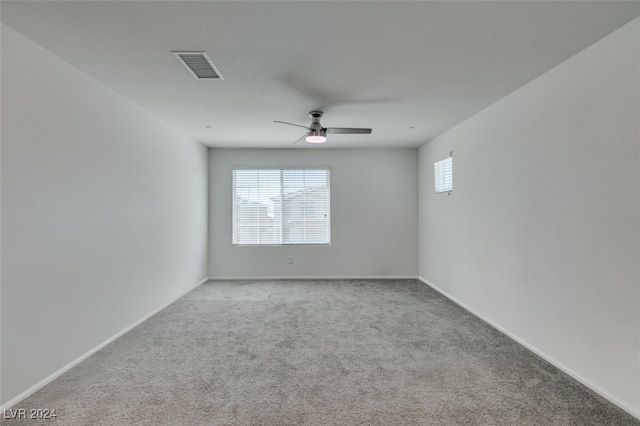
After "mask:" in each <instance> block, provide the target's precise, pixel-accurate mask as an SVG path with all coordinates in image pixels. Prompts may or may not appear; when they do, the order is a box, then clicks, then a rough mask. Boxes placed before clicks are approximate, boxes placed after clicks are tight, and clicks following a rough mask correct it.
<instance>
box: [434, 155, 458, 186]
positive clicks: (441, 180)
mask: <svg viewBox="0 0 640 426" xmlns="http://www.w3.org/2000/svg"><path fill="white" fill-rule="evenodd" d="M433 173H434V176H435V191H436V193H439V192H451V191H453V157H449V158H445V159H444V160H440V161H437V162H435V163H433Z"/></svg>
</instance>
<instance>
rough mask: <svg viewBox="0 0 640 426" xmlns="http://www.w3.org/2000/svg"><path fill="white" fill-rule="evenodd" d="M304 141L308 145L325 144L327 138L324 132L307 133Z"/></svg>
mask: <svg viewBox="0 0 640 426" xmlns="http://www.w3.org/2000/svg"><path fill="white" fill-rule="evenodd" d="M305 140H306V141H307V142H309V143H325V142H326V141H327V137H326V136H325V133H324V132H315V131H314V132H309V134H308V135H307V137H306V138H305Z"/></svg>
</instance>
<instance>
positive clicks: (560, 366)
mask: <svg viewBox="0 0 640 426" xmlns="http://www.w3.org/2000/svg"><path fill="white" fill-rule="evenodd" d="M418 279H419V280H420V281H422V282H423V283H425V284H426V285H428V286H429V287H431V288H432V289H434V290H435V291H437V292H438V293H440V294H442V295H443V296H444V297H446V298H447V299H449V300H451V301H452V302H454V303H455V304H457V305H458V306H460V307H462V308H463V309H465V310H466V311H468V312H470V313H471V314H473V315H475V316H476V317H478V318H479V319H481V320H482V321H484V322H486V323H487V324H489V325H490V326H491V327H493V328H495V329H497V330H499V331H500V332H502V333H503V334H505V335H507V336H509V337H510V338H511V339H513V340H515V341H516V342H518V343H519V344H521V345H522V346H524V347H525V348H527V349H529V350H530V351H531V352H533V353H534V354H536V355H538V356H539V357H540V358H542V359H544V360H545V361H547V362H548V363H549V364H552V365H553V366H555V367H557V368H558V369H560V370H562V371H563V372H565V373H567V374H568V375H569V376H571V377H572V378H574V379H575V380H577V381H578V382H580V383H582V384H583V385H585V386H586V387H588V388H589V389H591V390H593V391H594V392H595V393H597V394H598V395H600V396H602V397H603V398H605V399H606V400H608V401H609V402H611V403H613V404H615V405H617V406H618V407H620V408H622V409H623V410H624V411H626V412H627V413H629V414H631V415H632V416H634V417H636V418H637V419H640V411H639V410H637V409H636V408H634V407H632V406H631V405H629V404H628V403H626V402H625V401H622V400H620V399H619V398H617V397H616V396H614V395H612V394H611V393H609V392H608V391H607V390H605V389H602V388H601V387H599V386H598V385H596V384H595V383H593V382H591V381H589V380H588V379H586V378H584V377H582V376H581V375H580V374H578V373H576V372H575V371H573V370H572V369H571V368H569V367H567V366H566V365H564V364H563V363H561V362H559V361H557V360H556V359H554V358H553V357H551V356H549V355H547V354H546V353H545V352H544V351H541V350H540V349H538V348H536V347H535V346H533V345H531V344H529V343H527V342H526V341H525V340H523V339H521V338H519V337H518V336H516V335H514V334H512V333H511V332H509V331H508V330H506V329H504V328H503V327H501V326H500V325H498V324H496V323H494V322H493V321H491V320H489V319H487V318H485V317H484V316H483V315H481V314H480V313H478V312H476V311H475V310H473V309H472V308H470V307H469V306H467V305H466V304H464V303H463V302H461V301H460V300H458V299H456V298H455V297H454V296H452V295H450V294H449V293H447V292H446V291H444V290H442V289H441V288H439V287H438V286H436V285H435V284H433V283H430V282H429V281H427V280H426V279H424V278H422V277H420V276H419V277H418Z"/></svg>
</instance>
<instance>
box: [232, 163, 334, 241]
mask: <svg viewBox="0 0 640 426" xmlns="http://www.w3.org/2000/svg"><path fill="white" fill-rule="evenodd" d="M236 170H279V171H281V172H282V171H284V170H326V172H327V182H328V188H329V196H328V197H327V242H326V243H284V242H283V243H280V244H241V243H235V242H234V229H235V204H234V203H235V191H234V188H235V182H234V179H235V171H236ZM331 172H332V168H331V166H323V165H313V166H309V165H304V166H278V165H274V166H265V165H261V166H252V165H233V166H232V167H231V210H232V211H231V246H232V247H249V248H251V247H254V248H255V247H296V246H297V247H328V246H331V175H332V173H331ZM282 189H283V187H282V174H281V185H280V190H281V194H282ZM280 227H281V228H280V229H281V235H283V234H284V232H283V231H284V225H283V223H282V222H281V223H280Z"/></svg>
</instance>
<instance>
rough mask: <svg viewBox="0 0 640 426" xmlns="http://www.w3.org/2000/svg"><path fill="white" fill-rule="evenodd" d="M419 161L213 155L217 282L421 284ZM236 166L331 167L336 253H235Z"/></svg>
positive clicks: (295, 249) (354, 155)
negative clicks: (394, 280) (402, 279)
mask: <svg viewBox="0 0 640 426" xmlns="http://www.w3.org/2000/svg"><path fill="white" fill-rule="evenodd" d="M417 155H418V152H417V150H416V149H387V150H345V149H341V150H336V149H324V148H320V149H318V148H315V149H314V148H299V149H282V150H255V149H211V150H210V154H209V166H210V173H209V188H210V197H209V276H210V277H364V276H369V277H392V276H395V277H398V276H408V277H415V276H416V275H417V272H418V265H417V262H418V257H417V249H418V198H417V197H418V159H417ZM234 165H241V166H250V165H255V166H258V165H262V166H273V165H281V166H305V165H322V166H330V167H331V245H330V246H312V247H305V246H290V247H238V246H235V247H234V246H232V245H231V186H232V180H231V170H232V167H233V166H234ZM381 203H382V204H381ZM289 256H293V257H294V264H293V265H289V264H288V263H287V260H288V257H289Z"/></svg>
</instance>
